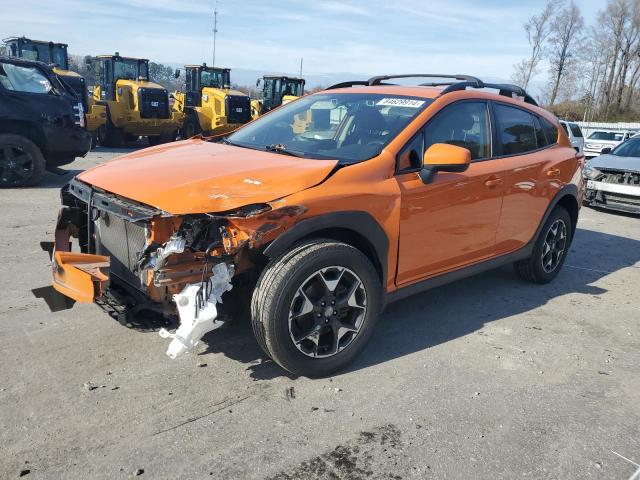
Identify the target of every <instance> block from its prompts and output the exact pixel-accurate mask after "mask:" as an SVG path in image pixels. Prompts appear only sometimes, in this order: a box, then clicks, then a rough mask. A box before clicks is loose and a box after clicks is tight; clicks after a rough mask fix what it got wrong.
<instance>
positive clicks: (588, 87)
mask: <svg viewBox="0 0 640 480" xmlns="http://www.w3.org/2000/svg"><path fill="white" fill-rule="evenodd" d="M524 31H525V34H526V35H527V40H528V42H529V46H530V50H529V52H530V53H529V55H528V56H527V57H526V58H524V59H522V60H521V61H520V62H519V63H517V64H516V65H514V73H513V77H512V80H513V81H514V83H517V84H519V85H521V86H522V87H523V88H525V89H526V88H527V87H528V86H530V85H531V83H532V81H533V80H534V78H535V76H536V74H537V73H540V70H541V69H542V68H541V67H542V65H545V66H546V69H547V82H546V84H545V86H544V88H543V91H542V94H541V95H540V98H539V100H541V103H543V104H544V105H545V106H547V107H548V108H549V109H550V110H552V111H553V112H554V113H556V115H558V116H561V117H565V118H568V119H571V120H583V121H625V120H627V121H632V120H637V119H639V118H640V85H639V83H640V0H608V1H607V4H606V6H605V8H604V9H602V10H601V11H600V12H598V15H597V17H596V19H595V21H594V23H593V24H592V25H586V24H585V21H584V18H583V16H582V13H581V12H580V9H579V7H578V6H577V5H576V4H575V2H574V1H573V0H570V1H567V0H548V1H547V3H546V4H545V6H544V8H543V9H542V11H540V12H539V13H538V14H536V15H533V16H531V17H530V18H529V19H528V20H527V22H526V23H525V24H524Z"/></svg>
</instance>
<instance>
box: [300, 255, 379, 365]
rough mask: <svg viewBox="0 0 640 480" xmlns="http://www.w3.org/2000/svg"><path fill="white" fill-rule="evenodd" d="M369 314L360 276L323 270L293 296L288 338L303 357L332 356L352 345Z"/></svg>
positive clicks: (336, 268)
mask: <svg viewBox="0 0 640 480" xmlns="http://www.w3.org/2000/svg"><path fill="white" fill-rule="evenodd" d="M366 313H367V294H366V290H365V288H364V284H363V283H362V280H361V279H360V277H358V275H356V274H355V273H354V272H353V271H351V270H349V269H348V268H345V267H339V266H331V267H326V268H322V269H320V270H318V271H316V272H315V273H313V274H312V275H310V276H309V277H307V279H306V280H305V281H304V282H302V284H301V286H300V287H299V288H298V290H297V291H296V293H295V295H294V296H293V300H292V301H291V305H290V307H289V335H290V337H291V340H292V341H293V343H294V345H295V346H296V348H297V349H298V350H299V351H300V352H302V353H303V354H305V355H307V356H309V357H314V358H326V357H331V356H333V355H336V354H337V353H339V352H341V351H343V350H344V349H345V348H347V347H348V346H349V345H351V344H352V343H353V341H354V339H355V338H356V336H357V335H358V333H359V332H360V329H361V327H362V324H363V322H364V319H365V316H366Z"/></svg>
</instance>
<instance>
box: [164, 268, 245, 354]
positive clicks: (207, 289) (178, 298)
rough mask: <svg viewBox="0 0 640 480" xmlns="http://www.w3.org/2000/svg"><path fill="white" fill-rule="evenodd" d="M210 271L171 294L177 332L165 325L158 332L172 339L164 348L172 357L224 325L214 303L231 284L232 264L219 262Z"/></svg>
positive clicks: (219, 299)
mask: <svg viewBox="0 0 640 480" xmlns="http://www.w3.org/2000/svg"><path fill="white" fill-rule="evenodd" d="M211 273H212V275H211V277H210V278H209V279H208V280H207V281H205V282H204V283H202V284H201V283H192V284H190V285H187V286H186V287H184V289H183V290H182V292H180V293H178V294H176V295H174V296H173V301H174V302H176V305H177V306H178V314H179V315H180V327H179V328H178V329H177V330H176V333H170V332H168V331H167V330H165V329H164V328H162V329H160V332H159V334H160V336H161V337H162V338H171V339H172V340H171V343H170V344H169V348H168V349H167V356H168V357H169V358H172V359H174V358H176V357H178V356H179V355H181V354H183V353H185V352H188V351H189V350H191V349H193V348H194V347H195V346H196V345H198V342H199V341H200V339H201V338H202V337H203V336H204V335H205V334H206V333H207V332H210V331H211V330H215V329H216V328H219V327H221V326H222V325H224V322H223V321H220V320H216V317H217V316H218V309H217V308H216V304H217V303H222V294H223V293H224V292H228V291H229V290H231V288H232V285H231V277H232V276H233V266H229V265H227V264H226V263H218V264H217V265H215V266H214V267H213V268H212V269H211ZM207 293H208V296H207V297H206V298H205V295H206V294H207Z"/></svg>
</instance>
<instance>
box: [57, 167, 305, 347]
mask: <svg viewBox="0 0 640 480" xmlns="http://www.w3.org/2000/svg"><path fill="white" fill-rule="evenodd" d="M61 197H62V204H63V207H62V209H61V210H60V213H59V215H58V222H57V225H56V232H55V246H54V251H53V255H52V273H53V286H54V288H55V289H56V290H57V291H58V292H60V293H62V294H63V295H66V296H68V297H70V298H72V299H74V300H76V301H78V302H93V301H97V300H99V299H100V298H102V297H103V296H105V295H106V294H108V293H109V291H110V290H112V289H114V287H117V288H118V289H122V290H124V291H126V292H127V293H128V295H129V297H130V298H133V299H135V300H134V302H133V303H134V304H136V306H139V305H140V304H142V303H145V304H146V303H148V304H149V305H150V306H151V307H152V308H153V309H154V310H157V311H162V312H163V313H165V314H169V315H176V314H177V315H178V316H179V319H180V326H179V328H178V329H177V331H176V332H175V333H173V334H171V333H169V332H167V331H166V330H164V329H163V330H161V331H160V335H161V336H163V337H164V338H171V339H172V341H171V344H170V346H169V349H168V351H167V355H169V356H170V357H171V358H175V357H176V356H178V355H180V354H181V353H183V352H186V351H188V350H190V349H192V348H193V347H195V346H196V345H197V343H198V341H199V340H200V339H201V338H202V336H203V335H204V334H205V333H207V332H209V331H211V330H213V329H215V328H218V327H219V326H221V325H222V324H223V323H224V322H223V321H222V320H220V319H219V311H218V304H220V303H222V296H223V294H224V293H225V292H228V291H230V290H231V289H232V288H233V285H234V283H235V278H236V277H237V276H238V275H241V274H249V273H250V272H251V271H255V269H256V267H257V266H259V265H260V262H262V261H264V257H262V256H261V253H260V251H261V248H262V247H264V246H265V245H266V244H268V243H269V242H270V241H271V240H273V239H274V238H275V237H277V235H279V234H280V233H282V232H283V231H284V230H286V229H287V228H288V227H289V226H290V225H291V224H293V223H294V222H295V221H296V220H297V219H298V217H299V216H300V215H302V214H303V213H304V209H302V208H300V207H289V206H284V207H281V208H275V209H274V208H273V205H272V204H257V205H249V206H245V207H242V208H240V209H237V210H234V211H230V212H222V213H206V214H186V215H173V214H169V213H167V212H164V211H162V210H159V209H156V208H153V207H149V206H147V205H143V204H139V203H136V202H134V201H131V200H128V199H124V198H122V197H119V196H116V195H113V194H110V193H108V192H104V191H102V190H98V189H95V188H92V187H91V186H89V185H87V184H84V183H82V182H79V181H77V180H75V179H74V180H72V181H71V182H70V183H69V184H68V185H67V186H65V187H64V188H63V190H62V192H61ZM72 240H74V241H75V243H77V249H78V250H79V253H76V252H72V251H71V250H72V248H71V246H72Z"/></svg>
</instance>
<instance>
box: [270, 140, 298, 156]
mask: <svg viewBox="0 0 640 480" xmlns="http://www.w3.org/2000/svg"><path fill="white" fill-rule="evenodd" d="M264 148H265V150H266V151H267V152H275V153H281V154H283V155H291V156H292V157H303V156H304V154H303V153H301V152H294V151H293V150H289V149H287V147H286V145H282V144H281V143H278V144H273V145H267V146H266V147H264Z"/></svg>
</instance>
